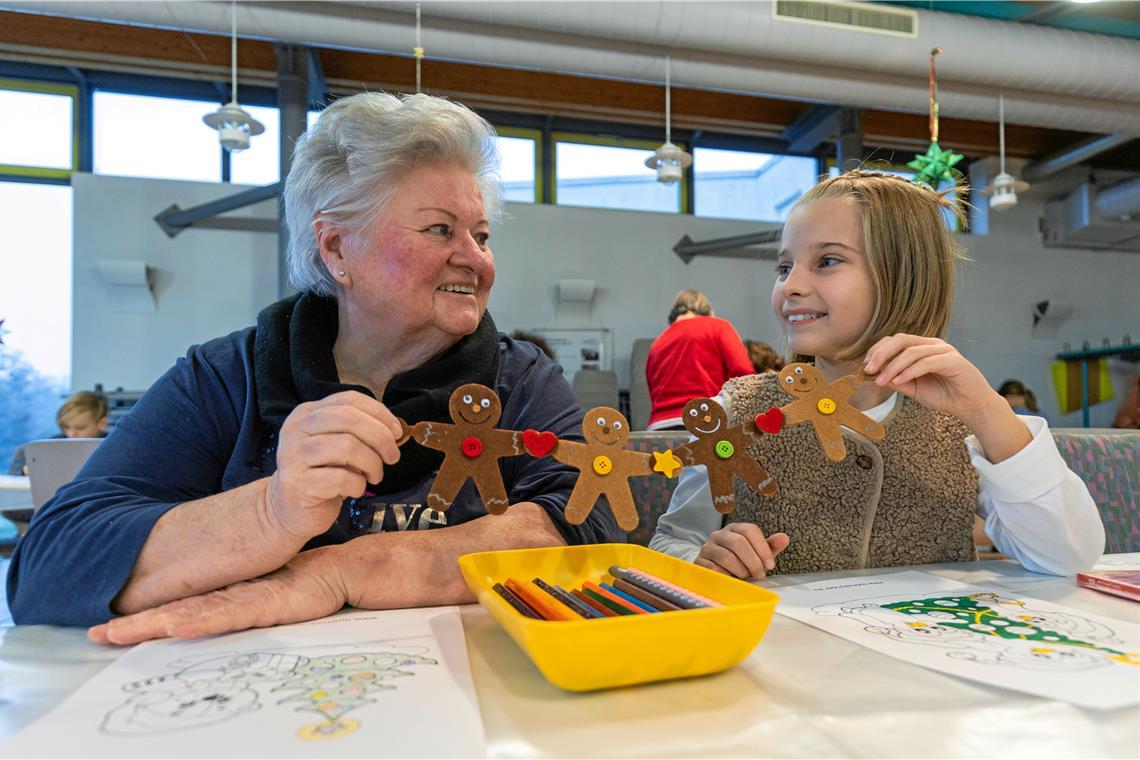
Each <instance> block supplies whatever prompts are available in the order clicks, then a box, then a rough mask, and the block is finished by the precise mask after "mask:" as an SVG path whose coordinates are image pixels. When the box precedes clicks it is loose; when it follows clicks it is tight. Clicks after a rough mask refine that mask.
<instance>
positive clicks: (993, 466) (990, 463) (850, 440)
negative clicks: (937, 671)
mask: <svg viewBox="0 0 1140 760" xmlns="http://www.w3.org/2000/svg"><path fill="white" fill-rule="evenodd" d="M953 208H954V206H953V204H952V203H951V202H950V201H948V200H946V199H945V198H944V197H943V196H942V195H940V194H938V193H936V192H934V191H933V190H930V189H928V188H925V187H922V186H919V185H915V184H911V183H910V182H907V181H906V180H903V179H900V178H898V177H895V176H891V175H886V174H878V173H872V172H864V171H853V172H848V173H846V174H843V175H841V176H839V177H836V178H833V179H828V180H824V181H823V182H821V183H819V184H818V185H816V186H815V187H814V188H812V189H811V190H810V191H809V192H808V193H807V194H806V195H805V196H804V197H803V198H802V199H801V200H800V201H799V202H798V203H797V204H796V206H795V208H794V209H793V211H792V213H791V214H790V215H789V217H788V220H787V224H786V225H785V227H784V234H783V240H782V248H781V251H780V254H779V260H778V263H777V266H776V272H777V274H776V282H775V285H774V287H773V288H772V307H773V309H774V310H775V313H776V319H777V320H778V321H779V323H780V326H781V328H782V329H783V331H784V334H785V335H786V337H787V340H788V346H789V349H790V350H791V352H792V353H793V354H794V356H793V361H812V362H813V363H814V364H815V366H816V367H817V368H818V369H819V371H820V373H821V374H822V375H823V378H824V380H825V381H826V382H832V381H834V380H836V379H838V378H840V377H843V376H844V375H852V374H857V373H860V372H862V373H864V375H865V376H866V377H867V380H866V381H865V382H863V384H862V385H861V386H860V387H859V389H858V390H857V391H856V393H855V394H854V395H853V396H852V397H851V399H850V401H851V403H852V404H853V405H854V406H855V407H856V408H858V409H861V410H863V411H864V413H865V414H867V415H868V416H869V417H871V418H872V419H874V420H877V421H880V422H882V423H883V424H884V425H885V426H886V435H885V437H884V438H883V439H882V440H881V441H878V442H877V443H871V442H870V441H868V440H866V439H865V438H863V437H862V436H860V435H858V434H856V433H853V432H851V431H849V430H847V429H846V428H845V429H844V430H843V435H844V442H845V443H846V446H847V452H848V453H847V457H846V458H845V459H844V460H843V461H842V462H832V461H830V460H828V459H827V458H826V457H825V456H824V453H823V450H822V449H821V447H820V445H819V443H818V442H817V441H816V438H815V434H814V431H813V430H812V429H811V428H812V426H811V425H810V424H807V423H805V424H800V425H794V426H788V427H784V428H783V429H782V430H781V431H780V433H779V434H778V435H764V436H763V437H762V439H761V440H760V442H758V443H756V444H754V445H752V446H751V447H750V453H751V454H752V455H753V456H755V457H756V458H757V459H758V460H759V461H760V462H761V463H762V464H763V465H764V467H765V468H767V469H768V471H769V472H770V473H771V474H772V476H773V477H774V478H775V479H776V482H777V484H778V490H777V491H776V493H775V494H774V495H771V496H762V495H760V494H757V493H755V492H754V491H752V490H751V489H749V488H748V487H747V486H744V485H743V484H741V483H740V482H739V481H737V485H736V506H735V509H734V511H733V512H732V513H731V514H729V515H721V514H720V513H718V512H717V511H716V510H715V509H713V506H712V496H711V493H710V491H709V486H708V476H707V473H706V472H705V470H704V468H703V467H695V468H687V469H686V470H684V471H683V473H682V475H681V480H680V482H679V483H678V485H677V489H676V491H675V492H674V494H673V499H672V502H671V503H670V505H669V511H668V513H667V514H665V515H663V516H662V517H661V520H660V521H659V523H658V525H657V533H656V535H655V536H654V537H653V540H652V541H651V542H650V547H651V548H653V549H656V550H658V551H661V552H665V553H666V554H671V555H673V556H677V557H681V558H683V559H687V560H689V561H692V562H696V563H697V564H698V565H702V566H704V567H708V568H712V569H714V570H719V571H721V572H724V573H727V574H729V575H734V576H737V577H739V578H763V577H764V575H765V574H766V573H770V572H782V573H803V572H814V571H821V570H842V569H852V568H862V567H890V566H896V565H916V564H926V563H933V562H949V561H966V560H972V559H974V544H973V540H972V537H971V528H972V525H973V521H974V515H975V513H977V514H978V515H980V516H981V517H982V519H983V520H984V521H985V530H986V533H987V534H988V535H989V536H990V538H991V539H993V541H994V543H995V544H996V546H997V548H998V549H999V550H1000V551H1002V552H1004V553H1005V554H1007V555H1009V556H1011V557H1014V558H1016V559H1017V560H1018V561H1019V562H1020V563H1021V564H1022V565H1023V566H1025V567H1026V568H1027V569H1029V570H1034V571H1037V572H1047V573H1055V574H1058V575H1068V574H1072V573H1074V572H1076V571H1077V570H1082V569H1085V568H1088V567H1090V566H1091V565H1092V564H1093V563H1094V562H1095V561H1096V559H1097V558H1098V557H1099V556H1100V555H1101V552H1102V551H1103V550H1104V528H1103V526H1102V525H1101V522H1100V518H1099V515H1098V513H1097V510H1096V506H1095V504H1093V501H1092V498H1091V497H1090V496H1089V493H1088V488H1087V487H1086V486H1085V484H1084V483H1083V482H1082V481H1081V480H1080V479H1079V478H1078V477H1077V476H1076V475H1075V474H1073V473H1072V472H1071V471H1069V469H1068V467H1067V466H1066V465H1065V462H1064V460H1062V459H1061V456H1060V454H1059V453H1058V451H1057V447H1056V445H1054V443H1053V438H1052V436H1051V435H1050V434H1049V430H1048V427H1047V425H1046V423H1045V421H1044V420H1043V419H1040V418H1038V417H1019V416H1018V415H1016V414H1015V413H1014V412H1013V410H1012V409H1010V406H1009V404H1007V403H1006V401H1005V399H1003V398H1002V397H1001V396H999V395H998V394H997V393H996V392H995V391H994V390H993V389H992V388H991V387H990V385H989V383H988V382H987V381H986V379H985V377H983V376H982V373H981V372H979V371H978V369H977V368H976V367H975V366H974V365H973V364H971V363H970V362H969V361H967V360H966V359H965V358H964V357H963V356H962V355H961V354H959V353H958V352H957V351H956V350H955V349H954V347H953V346H951V345H949V344H948V343H946V342H945V341H943V340H942V339H941V337H940V336H942V335H943V334H944V333H945V330H946V326H947V322H948V321H949V316H950V304H951V302H952V299H953V281H954V271H955V268H956V267H957V264H958V260H959V259H960V258H961V253H960V247H959V245H958V243H957V241H956V240H955V238H954V236H953V234H952V233H951V232H949V231H948V230H947V229H946V224H945V221H944V218H943V210H944V209H953ZM778 383H779V376H778V375H775V374H766V375H752V376H748V377H743V378H738V379H736V380H731V381H729V382H728V383H727V384H725V386H724V388H723V389H722V390H721V394H720V396H719V397H718V399H717V400H718V401H720V402H721V403H722V404H723V405H724V407H725V409H726V411H727V412H728V414H729V419H730V422H731V424H734V425H735V424H738V423H740V422H743V421H746V420H751V419H752V418H753V417H754V416H755V415H756V414H757V413H759V412H764V411H766V410H768V409H769V408H770V407H772V406H784V405H786V404H787V403H789V402H790V401H791V400H792V397H791V396H789V395H787V394H786V393H784V392H783V391H782V390H780V389H779V387H778Z"/></svg>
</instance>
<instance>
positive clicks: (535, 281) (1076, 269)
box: [73, 175, 1140, 427]
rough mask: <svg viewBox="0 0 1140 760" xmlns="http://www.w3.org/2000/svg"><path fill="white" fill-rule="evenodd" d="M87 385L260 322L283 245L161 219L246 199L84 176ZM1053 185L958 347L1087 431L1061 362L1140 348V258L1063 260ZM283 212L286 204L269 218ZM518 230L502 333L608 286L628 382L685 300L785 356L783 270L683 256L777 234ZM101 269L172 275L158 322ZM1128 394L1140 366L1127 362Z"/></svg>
mask: <svg viewBox="0 0 1140 760" xmlns="http://www.w3.org/2000/svg"><path fill="white" fill-rule="evenodd" d="M74 185H75V188H76V193H75V240H76V269H75V314H74V320H75V354H74V370H73V371H74V377H73V385H74V386H75V387H90V385H91V384H92V383H94V382H102V383H103V384H104V385H105V386H109V387H114V386H116V385H122V386H124V387H127V388H142V387H145V386H146V385H148V384H149V383H150V382H152V381H153V380H154V379H155V378H156V377H157V376H158V375H159V374H161V372H162V371H164V370H165V369H166V367H168V366H169V365H170V363H171V362H172V361H173V360H174V359H175V358H176V357H177V356H180V355H182V354H183V353H184V352H185V350H186V348H187V347H188V346H189V345H190V344H192V343H195V342H201V341H202V340H205V339H208V338H210V337H214V336H217V335H222V334H225V333H227V332H230V331H232V330H236V329H239V328H241V327H244V326H246V325H249V324H252V323H253V321H254V320H255V318H256V314H257V311H258V310H259V309H260V308H261V307H262V306H264V305H265V304H267V303H269V302H271V301H272V300H273V298H274V295H275V289H276V263H275V261H276V249H275V242H274V239H273V236H272V235H268V234H258V233H230V232H217V231H212V230H188V231H186V232H183V233H182V234H181V235H179V236H178V237H177V238H174V239H173V240H171V239H169V238H167V237H166V235H165V234H164V233H163V232H162V231H161V230H160V229H159V228H158V226H157V225H156V224H155V223H154V222H153V221H152V220H151V217H153V216H154V214H156V213H157V212H158V211H159V210H161V209H162V208H164V207H165V206H167V205H168V204H170V203H174V202H177V203H178V204H179V205H180V206H182V207H183V208H185V207H187V206H190V205H193V204H194V203H198V202H201V201H203V200H207V199H210V198H214V197H218V196H221V195H225V194H228V193H229V192H232V188H229V187H219V186H216V185H209V184H199V183H186V182H165V181H159V180H134V179H119V178H107V177H91V176H88V175H76V177H75V180H74ZM1046 192H1048V187H1044V188H1035V190H1034V191H1031V193H1030V194H1029V195H1028V196H1025V197H1023V201H1022V203H1021V205H1019V206H1018V207H1017V208H1015V209H1013V210H1011V211H1009V212H1006V213H1004V214H995V215H992V216H991V218H990V234H989V235H988V236H985V237H983V236H968V237H965V238H964V239H963V240H964V242H965V244H966V245H967V248H968V255H969V256H970V257H971V258H972V259H973V261H971V262H967V263H965V264H964V265H963V268H962V278H961V281H960V287H959V291H958V298H957V308H956V315H955V319H954V322H953V324H952V328H951V335H950V338H951V340H952V342H954V343H955V344H956V345H957V346H958V347H959V349H960V350H961V351H962V352H963V353H964V354H965V355H966V356H967V357H969V358H970V359H971V360H972V361H974V362H975V363H976V364H977V365H978V366H979V367H980V368H981V369H982V371H983V372H984V373H985V374H986V376H987V378H989V380H990V381H991V383H992V384H994V385H997V384H998V383H1000V382H1001V381H1002V380H1004V379H1006V378H1009V377H1016V378H1018V379H1020V380H1022V381H1024V382H1025V383H1026V384H1028V385H1029V386H1030V387H1031V388H1033V389H1034V390H1035V391H1036V392H1037V396H1038V399H1039V401H1040V402H1041V404H1042V408H1043V410H1044V411H1045V412H1046V413H1047V414H1048V415H1049V416H1050V418H1051V419H1052V421H1053V424H1054V425H1055V426H1058V427H1061V426H1078V425H1080V413H1079V412H1075V413H1071V414H1068V415H1064V416H1061V415H1059V414H1058V413H1057V404H1056V399H1055V397H1054V394H1053V390H1052V380H1051V377H1050V375H1049V363H1050V362H1051V361H1052V360H1053V356H1054V355H1055V354H1056V353H1057V352H1058V351H1060V350H1061V345H1062V343H1063V342H1065V341H1067V342H1069V343H1071V344H1072V346H1073V347H1074V348H1079V346H1080V343H1081V341H1082V340H1084V339H1087V340H1090V341H1091V342H1092V343H1093V345H1094V346H1099V345H1100V341H1101V338H1102V337H1107V338H1109V339H1110V340H1111V341H1112V343H1113V344H1114V345H1116V344H1119V343H1120V342H1121V338H1122V336H1123V335H1124V333H1131V334H1132V337H1133V340H1134V341H1137V342H1140V298H1138V297H1137V292H1138V291H1140V254H1135V253H1105V252H1094V251H1084V250H1068V249H1055V248H1054V249H1049V248H1045V247H1044V246H1043V245H1042V244H1041V235H1040V233H1039V232H1038V231H1037V217H1038V216H1039V215H1040V213H1041V200H1042V198H1043V195H1044V193H1046ZM258 213H260V214H262V215H270V214H272V205H271V204H269V203H266V204H263V208H260V209H258ZM508 213H509V218H508V219H507V220H506V222H505V223H504V224H503V225H501V226H500V227H499V228H497V229H496V230H494V234H493V238H492V241H491V245H492V248H493V249H494V251H495V256H496V262H497V270H498V276H497V280H496V283H495V287H494V290H493V292H492V296H491V302H490V309H491V313H492V315H493V316H494V318H495V321H496V322H497V323H498V326H499V328H500V329H501V330H504V331H507V332H509V331H510V330H513V329H517V328H521V329H526V328H536V327H538V328H540V327H546V326H551V325H553V324H554V319H555V308H554V307H555V300H554V299H555V294H554V284H555V283H556V282H557V281H558V280H559V279H563V278H589V279H594V280H597V281H598V283H599V292H598V294H597V295H596V297H595V300H594V308H593V312H592V318H591V323H590V324H591V325H592V326H599V327H610V328H611V329H612V330H613V346H614V354H615V367H614V368H615V369H616V370H618V373H619V377H620V378H621V384H622V385H623V386H625V385H627V384H628V362H629V353H630V348H631V346H632V343H633V341H634V340H635V339H637V338H641V337H653V336H655V335H657V334H658V333H659V332H660V331H661V330H662V329H663V328H664V327H665V318H666V314H667V312H668V310H669V307H670V305H671V303H672V299H673V296H674V295H675V294H676V292H677V291H678V290H680V289H682V288H689V287H692V288H698V289H700V290H703V291H704V292H705V293H707V294H708V296H709V298H710V299H711V300H712V303H713V305H714V307H715V309H716V310H717V313H718V314H719V315H720V316H723V317H725V318H727V319H729V320H731V321H732V322H733V323H734V324H735V325H736V327H737V330H738V331H739V332H740V334H741V336H742V337H744V338H756V339H759V340H764V341H767V342H769V343H772V344H773V345H774V346H776V347H777V348H778V349H781V350H782V349H783V345H782V340H781V338H780V335H779V333H778V332H777V330H776V327H775V324H774V321H773V319H772V317H771V308H770V306H769V297H768V296H769V293H770V291H771V287H772V283H773V280H774V278H775V273H774V264H773V262H771V261H745V260H736V259H722V258H711V257H697V258H696V259H694V260H693V262H692V263H691V264H688V265H686V264H684V263H683V262H682V261H681V259H680V258H678V257H677V255H676V254H674V253H673V251H672V247H673V245H674V244H675V243H676V242H677V241H678V239H679V238H680V237H681V236H682V235H684V234H688V235H689V236H690V237H691V238H693V239H694V240H698V241H700V240H705V239H709V238H715V237H725V236H730V235H739V234H743V233H747V232H753V231H756V230H758V229H761V228H763V227H764V226H766V225H760V224H756V223H750V222H739V221H726V220H715V219H704V218H693V217H684V216H678V215H671V214H654V213H639V212H622V211H606V210H595V209H581V208H566V207H552V206H531V205H525V204H509V205H508ZM101 257H121V258H146V259H147V260H148V261H150V262H151V263H152V265H154V266H156V267H158V268H159V270H160V277H159V286H158V288H157V289H156V297H157V300H158V310H157V311H156V312H155V313H153V314H133V313H126V312H115V311H112V310H111V309H110V307H109V304H108V303H107V298H106V294H105V292H104V290H103V288H102V285H101V283H100V282H98V281H97V280H96V279H95V275H94V273H93V272H92V271H91V266H92V262H93V260H94V259H97V258H101ZM1058 295H1063V296H1064V297H1065V298H1066V299H1067V300H1069V301H1071V302H1072V303H1073V304H1074V307H1075V308H1074V313H1073V315H1072V316H1071V317H1070V318H1069V319H1068V320H1067V321H1066V322H1065V323H1064V325H1063V326H1062V328H1061V331H1060V334H1059V336H1058V337H1057V338H1055V339H1042V338H1034V337H1032V336H1031V326H1032V317H1031V311H1030V310H1031V306H1032V304H1033V303H1034V302H1036V301H1039V300H1041V299H1042V298H1048V297H1056V296H1058ZM1111 366H1112V367H1113V373H1114V379H1115V381H1116V385H1117V389H1118V390H1117V394H1118V397H1119V394H1120V392H1121V388H1122V386H1123V384H1124V382H1125V381H1126V378H1127V376H1128V375H1129V374H1130V373H1131V372H1135V371H1136V370H1137V366H1136V365H1134V364H1125V363H1123V362H1113V364H1112V365H1111ZM1116 404H1117V402H1116V401H1113V402H1110V403H1106V404H1101V405H1099V406H1096V407H1093V415H1092V424H1093V426H1107V425H1108V424H1109V423H1110V422H1111V419H1112V415H1113V414H1114V412H1115V409H1116Z"/></svg>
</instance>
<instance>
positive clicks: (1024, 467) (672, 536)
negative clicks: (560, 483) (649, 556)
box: [649, 393, 1104, 575]
mask: <svg viewBox="0 0 1140 760" xmlns="http://www.w3.org/2000/svg"><path fill="white" fill-rule="evenodd" d="M716 400H717V402H719V403H720V404H721V406H724V407H725V411H728V402H727V400H726V399H725V398H724V397H723V396H718V397H717V398H716ZM897 400H898V394H897V393H894V394H892V395H891V397H890V398H888V399H887V400H886V401H884V402H883V403H881V404H879V405H878V406H876V407H873V408H871V409H868V410H867V411H865V412H864V414H866V415H867V416H868V417H870V418H872V419H873V420H875V421H877V422H881V421H882V420H883V419H885V418H886V416H887V415H888V414H890V412H891V410H892V409H893V408H894V405H895V403H896V402H897ZM1018 417H1019V419H1021V420H1022V421H1023V422H1024V423H1025V425H1026V427H1028V428H1029V432H1030V433H1032V434H1033V440H1031V441H1030V442H1029V444H1028V445H1026V447H1025V448H1024V449H1022V450H1021V451H1019V452H1017V453H1016V454H1014V455H1013V456H1012V457H1010V458H1009V459H1006V460H1005V461H1002V462H999V463H998V464H994V463H993V462H991V461H990V460H988V459H987V458H986V455H985V452H984V451H982V447H981V444H980V443H979V442H978V439H977V438H976V437H974V436H972V435H971V436H968V437H967V438H966V439H965V445H966V448H967V450H968V451H969V454H970V463H971V464H972V465H973V466H974V469H975V470H977V471H978V514H979V515H981V517H982V520H983V521H984V522H985V528H986V535H988V536H989V537H990V538H991V539H993V542H994V545H995V546H996V547H997V548H998V550H1000V551H1001V552H1002V553H1003V554H1006V555H1008V556H1010V557H1013V558H1014V559H1016V560H1017V561H1018V562H1020V563H1021V565H1022V566H1023V567H1024V568H1025V569H1027V570H1032V571H1034V572H1038V573H1052V574H1054V575H1072V574H1074V573H1076V572H1077V571H1079V570H1086V569H1088V568H1090V567H1092V566H1093V564H1094V563H1095V562H1096V561H1097V559H1099V558H1100V556H1101V554H1103V553H1104V525H1103V524H1102V523H1101V521H1100V514H1099V513H1098V512H1097V508H1096V504H1095V503H1093V500H1092V496H1090V495H1089V489H1088V487H1087V486H1086V485H1085V484H1084V481H1082V480H1081V479H1080V478H1079V477H1077V475H1076V473H1074V472H1073V471H1072V470H1070V469H1069V467H1068V465H1067V464H1065V460H1064V459H1062V458H1061V453H1060V452H1059V451H1058V450H1057V445H1056V444H1055V443H1054V442H1053V436H1052V435H1050V433H1049V425H1048V423H1046V422H1045V420H1044V419H1042V418H1041V417H1027V416H1021V415H1018ZM722 520H723V515H722V514H721V513H720V512H717V511H716V509H715V508H714V507H713V502H712V491H711V490H710V489H709V479H708V472H707V470H706V469H705V468H704V467H703V466H701V465H698V466H695V467H686V468H685V469H684V470H682V471H681V479H680V481H679V482H678V483H677V488H676V490H674V491H673V498H672V500H671V501H670V502H669V511H668V512H666V513H665V514H664V515H662V516H661V519H660V520H659V521H658V523H657V532H656V534H655V535H654V536H653V539H652V540H651V541H650V542H649V548H651V549H655V550H657V551H659V552H662V553H664V554H669V555H672V556H674V557H679V558H681V559H684V560H687V561H689V562H692V561H694V560H696V558H697V555H698V554H699V553H700V550H701V546H703V545H704V543H705V542H706V541H708V538H709V535H710V534H711V533H712V532H713V531H715V530H719V529H720V528H721V524H722ZM790 538H791V540H792V541H795V540H796V537H795V536H790Z"/></svg>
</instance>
